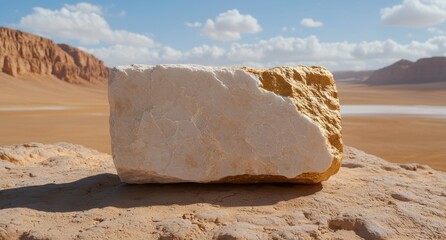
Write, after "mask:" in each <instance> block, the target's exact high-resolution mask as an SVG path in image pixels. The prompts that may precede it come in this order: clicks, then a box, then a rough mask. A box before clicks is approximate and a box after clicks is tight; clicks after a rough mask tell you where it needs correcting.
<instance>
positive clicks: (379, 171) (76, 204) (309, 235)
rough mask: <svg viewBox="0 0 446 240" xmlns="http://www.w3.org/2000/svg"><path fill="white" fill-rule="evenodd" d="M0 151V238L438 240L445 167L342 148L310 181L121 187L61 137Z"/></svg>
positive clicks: (444, 216) (99, 163) (100, 162)
mask: <svg viewBox="0 0 446 240" xmlns="http://www.w3.org/2000/svg"><path fill="white" fill-rule="evenodd" d="M0 158H1V159H3V160H0V175H1V176H2V178H0V216H1V217H0V239H15V238H20V239H212V238H216V239H433V238H435V239H445V238H446V231H445V229H446V194H445V192H444V189H446V173H444V172H441V171H436V170H433V169H431V168H429V167H428V166H425V165H420V164H393V163H389V162H386V161H384V160H382V159H380V158H377V157H374V156H372V155H368V154H366V153H364V152H361V151H359V150H356V149H354V148H351V147H346V149H345V155H344V159H343V164H342V167H341V169H340V171H339V173H338V174H336V175H334V176H332V177H331V178H330V180H329V181H326V182H323V183H322V184H316V185H292V184H285V185H284V184H260V185H259V184H258V185H233V184H204V185H200V184H187V183H186V184H171V185H156V184H155V185H154V184H145V185H128V184H124V183H122V182H120V180H119V178H118V176H117V175H116V172H115V168H114V166H113V164H112V161H111V156H110V155H108V154H103V153H99V152H97V151H95V150H92V149H87V148H84V147H82V146H78V145H72V144H68V143H58V144H54V145H43V144H37V143H35V144H24V145H16V146H7V147H1V148H0Z"/></svg>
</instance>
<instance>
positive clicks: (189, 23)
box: [184, 22, 203, 28]
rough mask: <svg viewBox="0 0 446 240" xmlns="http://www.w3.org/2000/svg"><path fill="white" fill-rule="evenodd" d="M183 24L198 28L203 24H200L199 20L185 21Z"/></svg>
mask: <svg viewBox="0 0 446 240" xmlns="http://www.w3.org/2000/svg"><path fill="white" fill-rule="evenodd" d="M184 24H186V26H188V27H190V28H198V27H201V26H202V25H203V24H201V22H185V23H184Z"/></svg>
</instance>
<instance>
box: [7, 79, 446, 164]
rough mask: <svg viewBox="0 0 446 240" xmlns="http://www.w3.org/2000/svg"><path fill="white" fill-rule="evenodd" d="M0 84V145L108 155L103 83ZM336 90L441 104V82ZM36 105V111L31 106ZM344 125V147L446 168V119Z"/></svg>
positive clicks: (357, 120)
mask: <svg viewBox="0 0 446 240" xmlns="http://www.w3.org/2000/svg"><path fill="white" fill-rule="evenodd" d="M0 86H1V88H0V136H1V137H0V145H8V144H18V143H25V142H42V143H54V142H60V141H65V142H70V143H76V144H82V145H84V146H87V147H91V148H94V149H97V150H99V151H101V152H105V153H110V151H111V149H110V137H109V133H108V102H107V88H106V86H105V85H88V86H85V85H82V86H80V85H71V84H68V83H65V82H63V81H60V80H58V79H55V78H54V79H48V78H46V79H41V78H37V77H35V76H31V75H28V76H23V77H21V78H20V79H17V78H12V77H10V76H8V75H5V74H3V73H0ZM338 89H339V91H340V99H341V105H342V104H349V105H350V104H383V105H388V104H393V105H441V106H446V84H425V85H401V86H385V87H376V86H373V87H372V86H366V85H362V84H357V83H351V82H339V83H338ZM36 107H39V108H40V109H34V110H33V108H36ZM42 107H44V108H42ZM60 108H64V109H63V110H60ZM54 109H56V110H54ZM343 124H344V125H343V133H344V134H343V136H344V142H345V144H346V145H349V146H353V147H356V148H359V149H361V150H363V151H365V152H367V153H371V154H374V155H377V156H379V157H382V158H384V159H386V160H388V161H392V162H418V163H422V164H428V165H430V166H432V167H433V168H435V169H439V170H443V171H446V147H444V146H446V119H445V118H428V117H409V116H392V115H390V116H389V115H386V116H354V117H353V116H348V117H344V118H343Z"/></svg>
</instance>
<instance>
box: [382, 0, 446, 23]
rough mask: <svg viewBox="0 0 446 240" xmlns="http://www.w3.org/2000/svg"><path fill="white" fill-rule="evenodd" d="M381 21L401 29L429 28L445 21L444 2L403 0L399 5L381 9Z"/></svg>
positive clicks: (445, 6)
mask: <svg viewBox="0 0 446 240" xmlns="http://www.w3.org/2000/svg"><path fill="white" fill-rule="evenodd" d="M381 21H382V22H383V23H384V24H387V25H393V26H403V27H429V26H434V25H437V24H440V23H443V22H444V21H446V1H444V0H404V1H403V2H402V3H401V4H398V5H395V6H392V7H387V8H383V9H381Z"/></svg>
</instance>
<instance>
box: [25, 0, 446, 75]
mask: <svg viewBox="0 0 446 240" xmlns="http://www.w3.org/2000/svg"><path fill="white" fill-rule="evenodd" d="M425 1H427V0H425ZM431 1H434V0H431ZM209 22H211V23H212V24H211V23H209ZM19 25H21V26H22V27H23V28H26V29H32V31H33V32H37V33H40V34H44V35H46V36H49V37H53V38H65V39H69V40H77V41H79V45H80V46H81V48H82V49H84V50H85V51H88V52H90V53H92V54H94V55H96V56H97V57H99V58H100V59H102V60H104V61H105V63H106V64H107V65H108V66H115V65H123V64H132V63H143V64H162V63H196V64H205V65H220V66H221V65H249V66H254V67H273V66H279V65H322V66H325V67H327V68H329V69H330V70H360V69H376V68H379V67H383V66H385V65H387V64H390V63H392V62H395V61H397V60H399V59H401V58H406V59H410V60H415V59H418V58H421V57H427V56H445V55H446V36H436V37H432V38H430V39H427V40H426V41H412V42H410V43H405V44H402V43H399V42H396V41H394V40H391V39H389V40H385V41H364V42H348V41H344V42H325V41H321V40H319V38H318V37H316V36H309V37H284V36H276V37H272V38H269V39H260V40H256V41H254V42H250V43H239V42H233V43H230V44H225V45H224V47H221V46H216V45H206V44H205V45H198V46H195V47H192V48H190V49H186V50H179V49H176V48H175V47H173V46H167V45H163V44H160V43H155V42H154V41H153V40H152V39H150V38H149V37H147V36H144V35H141V34H137V33H131V32H127V31H119V30H113V29H111V28H110V26H109V25H108V23H107V22H106V20H105V19H104V17H103V12H102V9H101V8H100V7H99V6H95V5H91V4H88V3H80V4H76V5H65V6H63V7H62V8H61V9H57V10H50V9H45V8H38V7H37V8H34V10H33V12H32V13H31V14H30V15H27V16H25V17H23V18H22V19H21V21H20V23H19ZM190 25H191V26H192V27H200V26H199V23H198V24H197V22H192V23H190ZM209 26H211V27H209ZM208 28H209V29H210V30H209V29H208ZM201 29H202V31H205V29H208V31H209V32H208V33H209V34H211V35H209V36H213V37H215V38H217V37H218V39H219V40H221V39H226V40H236V39H238V38H240V34H243V33H254V32H258V31H260V30H261V28H260V26H259V25H258V23H257V20H255V19H254V18H253V17H251V16H249V15H242V14H240V13H239V12H238V11H237V10H230V11H227V12H225V13H222V14H220V15H219V16H217V18H216V19H215V20H208V21H207V22H206V24H205V25H201ZM290 30H291V31H292V30H293V28H286V31H290ZM428 31H431V32H432V33H434V34H439V33H440V31H441V30H439V29H437V28H431V29H428ZM97 43H100V46H97V45H94V44H97ZM79 45H78V46H79Z"/></svg>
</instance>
